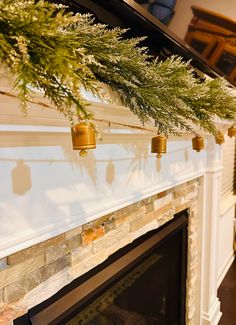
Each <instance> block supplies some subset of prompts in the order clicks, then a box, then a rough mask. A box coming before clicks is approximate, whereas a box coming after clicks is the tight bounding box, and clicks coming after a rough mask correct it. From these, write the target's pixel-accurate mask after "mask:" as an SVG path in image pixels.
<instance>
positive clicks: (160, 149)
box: [151, 134, 167, 158]
mask: <svg viewBox="0 0 236 325" xmlns="http://www.w3.org/2000/svg"><path fill="white" fill-rule="evenodd" d="M166 144H167V138H166V137H165V136H164V135H159V134H158V135H157V136H156V137H154V138H152V151H151V152H152V153H156V154H157V158H161V154H162V153H166Z"/></svg>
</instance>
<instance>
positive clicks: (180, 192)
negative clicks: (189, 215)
mask: <svg viewBox="0 0 236 325" xmlns="http://www.w3.org/2000/svg"><path fill="white" fill-rule="evenodd" d="M195 189H196V187H195V184H192V185H188V186H184V187H182V188H180V189H178V188H177V189H175V191H174V197H175V198H178V197H183V196H185V195H187V194H189V193H191V192H193V191H195Z"/></svg>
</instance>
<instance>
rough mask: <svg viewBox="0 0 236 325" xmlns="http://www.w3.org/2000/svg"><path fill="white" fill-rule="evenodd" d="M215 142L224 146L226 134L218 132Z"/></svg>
mask: <svg viewBox="0 0 236 325" xmlns="http://www.w3.org/2000/svg"><path fill="white" fill-rule="evenodd" d="M215 141H216V144H220V145H221V144H222V143H224V142H225V137H224V134H223V133H222V132H220V131H218V132H217V133H216V135H215Z"/></svg>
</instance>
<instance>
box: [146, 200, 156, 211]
mask: <svg viewBox="0 0 236 325" xmlns="http://www.w3.org/2000/svg"><path fill="white" fill-rule="evenodd" d="M145 208H146V213H150V212H153V211H154V202H151V203H148V204H147V205H146V206H145Z"/></svg>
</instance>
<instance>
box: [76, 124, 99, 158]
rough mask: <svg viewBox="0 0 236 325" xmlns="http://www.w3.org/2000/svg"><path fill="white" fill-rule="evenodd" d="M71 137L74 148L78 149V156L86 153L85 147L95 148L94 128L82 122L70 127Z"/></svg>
mask: <svg viewBox="0 0 236 325" xmlns="http://www.w3.org/2000/svg"><path fill="white" fill-rule="evenodd" d="M71 137H72V144H73V149H74V150H80V153H79V154H80V156H81V157H84V156H86V155H87V149H94V148H96V140H95V132H94V129H93V128H92V127H91V126H90V125H89V124H86V123H84V122H82V123H78V124H75V125H73V126H72V127H71Z"/></svg>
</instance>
